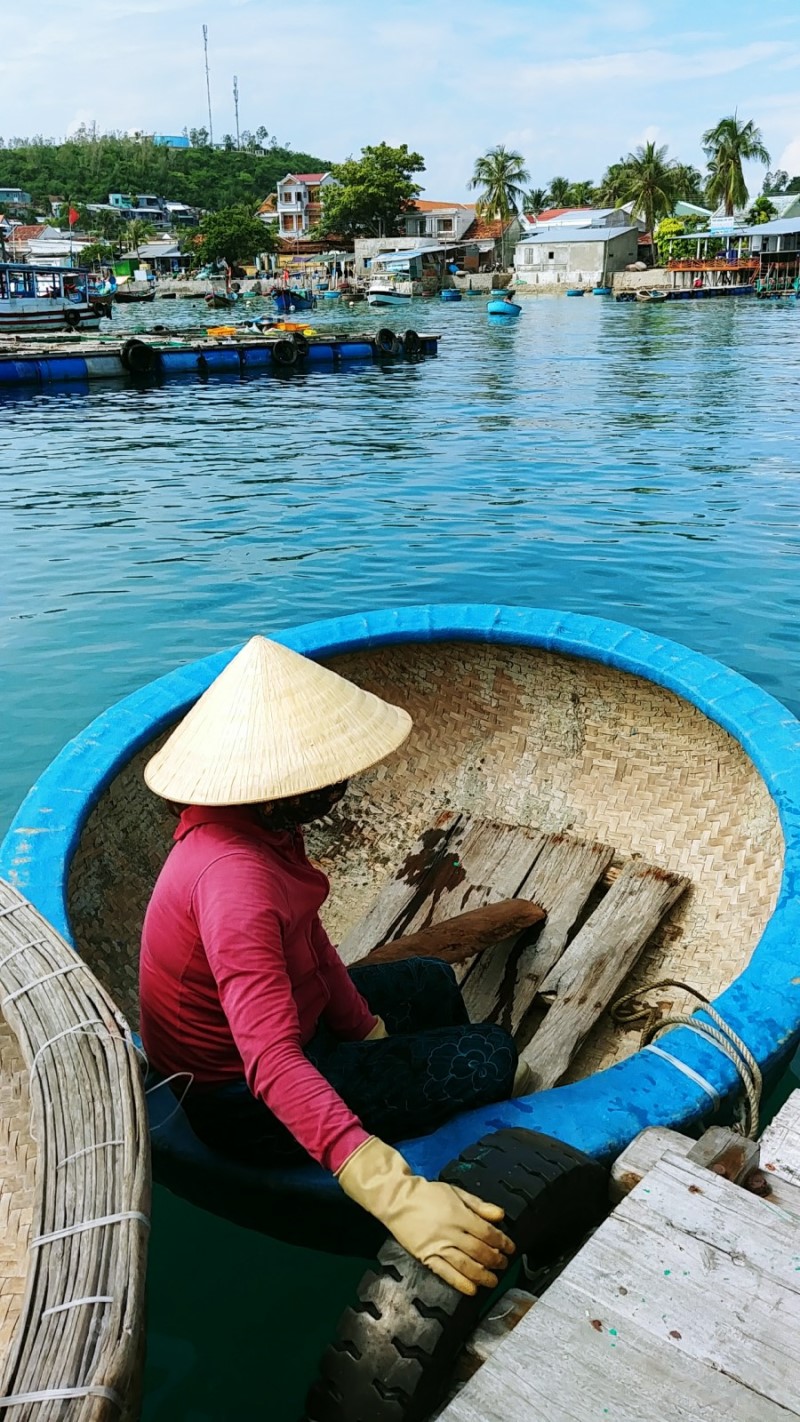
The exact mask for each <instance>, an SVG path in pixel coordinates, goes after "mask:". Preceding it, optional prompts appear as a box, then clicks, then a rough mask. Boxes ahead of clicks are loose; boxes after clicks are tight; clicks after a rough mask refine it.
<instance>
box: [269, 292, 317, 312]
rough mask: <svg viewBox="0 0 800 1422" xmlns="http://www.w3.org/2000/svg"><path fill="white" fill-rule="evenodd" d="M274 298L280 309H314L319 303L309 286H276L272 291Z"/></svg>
mask: <svg viewBox="0 0 800 1422" xmlns="http://www.w3.org/2000/svg"><path fill="white" fill-rule="evenodd" d="M272 300H273V301H274V303H275V308H276V310H278V311H313V310H314V308H315V306H316V304H317V303H316V298H315V296H314V294H313V292H312V291H310V290H309V289H308V287H303V288H297V287H288V288H286V289H284V288H283V287H276V288H275V289H274V290H273V292H272Z"/></svg>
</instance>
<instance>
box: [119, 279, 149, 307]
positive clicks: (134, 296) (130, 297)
mask: <svg viewBox="0 0 800 1422" xmlns="http://www.w3.org/2000/svg"><path fill="white" fill-rule="evenodd" d="M155 299H156V286H155V282H149V283H148V285H147V288H146V289H145V290H144V291H140V290H138V289H137V290H134V289H132V288H131V287H129V286H127V285H126V286H118V287H117V289H116V292H115V293H114V300H115V301H118V302H119V303H120V304H121V305H130V304H132V303H133V302H144V301H155Z"/></svg>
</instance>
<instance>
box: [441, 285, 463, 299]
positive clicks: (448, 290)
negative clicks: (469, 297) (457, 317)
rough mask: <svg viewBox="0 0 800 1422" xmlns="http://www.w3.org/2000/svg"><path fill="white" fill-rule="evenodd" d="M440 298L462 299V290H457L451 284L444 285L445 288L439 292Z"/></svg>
mask: <svg viewBox="0 0 800 1422" xmlns="http://www.w3.org/2000/svg"><path fill="white" fill-rule="evenodd" d="M439 300H440V301H460V300H461V292H460V291H455V290H454V288H453V287H451V286H446V287H444V289H443V290H442V291H440V292H439Z"/></svg>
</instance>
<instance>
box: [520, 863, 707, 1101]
mask: <svg viewBox="0 0 800 1422" xmlns="http://www.w3.org/2000/svg"><path fill="white" fill-rule="evenodd" d="M688 882H689V881H688V880H687V879H685V878H682V877H681V876H680V875H679V874H673V873H670V872H669V871H667V870H663V869H655V868H654V867H653V866H652V865H649V864H643V863H642V862H641V861H640V860H635V859H634V860H630V861H629V863H628V864H626V865H625V867H624V869H623V870H622V873H621V874H620V875H619V877H618V878H617V879H616V880H615V881H614V883H613V884H612V885H611V888H610V889H609V891H608V893H607V894H606V896H605V898H604V899H603V901H602V903H601V904H600V905H599V907H598V908H597V909H596V910H595V912H594V913H593V914H592V915H591V917H590V918H589V919H588V920H587V922H586V923H585V924H584V926H583V928H582V929H581V930H580V932H579V933H578V934H577V935H576V937H575V938H574V939H573V941H572V943H571V944H570V946H569V948H568V949H567V950H566V952H565V953H564V954H563V956H562V957H561V959H560V960H559V962H558V963H557V964H556V966H555V967H554V968H553V969H552V971H551V972H550V973H549V974H548V976H547V977H546V978H545V980H544V982H543V983H542V985H541V988H540V996H541V998H542V999H543V1000H544V1001H546V1002H547V1001H548V1000H549V1001H550V1005H549V1010H548V1011H547V1014H546V1016H545V1018H544V1021H543V1022H542V1024H541V1026H540V1027H539V1029H538V1031H537V1032H536V1034H535V1035H534V1037H533V1040H532V1041H531V1042H530V1043H529V1045H528V1046H527V1047H526V1048H525V1050H524V1052H523V1057H524V1059H525V1061H527V1062H528V1064H529V1066H530V1067H531V1068H532V1070H533V1072H534V1073H535V1076H536V1089H537V1090H543V1089H545V1088H546V1087H549V1086H555V1085H556V1083H557V1082H558V1081H559V1080H560V1079H561V1077H562V1076H563V1075H564V1072H565V1071H566V1070H567V1067H568V1066H569V1064H570V1061H571V1060H572V1057H573V1056H574V1055H575V1052H576V1051H577V1050H578V1048H579V1047H580V1045H581V1043H582V1042H583V1040H584V1038H585V1037H586V1034H587V1033H588V1032H589V1030H590V1028H591V1027H592V1026H593V1025H594V1023H595V1022H596V1021H597V1018H598V1017H599V1016H600V1013H601V1012H602V1011H603V1010H604V1008H605V1007H607V1006H608V1003H609V1002H610V1001H611V998H612V997H613V996H614V993H615V991H616V989H617V988H618V986H619V984H620V983H621V982H623V981H624V979H625V978H626V977H627V975H628V973H629V972H630V970H631V968H632V967H633V966H634V964H635V962H636V960H637V958H638V957H639V954H640V953H641V951H642V949H643V948H644V945H645V943H646V942H647V940H648V938H649V937H650V935H651V933H653V931H654V930H655V929H656V928H657V927H658V924H659V923H660V922H661V919H662V918H663V917H664V915H665V913H667V911H668V909H670V908H671V907H672V905H673V904H674V903H675V901H676V900H677V899H678V898H679V897H680V895H681V894H682V893H683V891H684V889H685V888H686V887H687V884H688Z"/></svg>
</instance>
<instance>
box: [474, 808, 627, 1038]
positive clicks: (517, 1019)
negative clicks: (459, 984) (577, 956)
mask: <svg viewBox="0 0 800 1422" xmlns="http://www.w3.org/2000/svg"><path fill="white" fill-rule="evenodd" d="M613 857H614V850H613V848H612V847H611V845H608V844H598V843H596V842H589V843H586V842H584V841H582V840H577V839H569V838H567V836H565V835H561V834H554V835H546V836H545V837H544V839H543V843H542V846H541V849H540V852H539V854H538V855H537V857H536V860H535V862H534V864H533V865H532V867H531V871H530V873H529V874H528V877H527V878H526V880H525V882H524V883H523V884H522V886H521V888H520V890H519V897H520V898H524V899H528V900H530V901H531V902H532V903H537V904H541V906H542V908H543V909H544V910H545V911H546V913H547V921H546V923H545V925H544V927H543V928H542V930H541V932H540V933H539V934H538V935H536V936H534V935H531V934H525V935H523V936H521V937H518V938H517V939H516V940H515V941H514V942H511V943H505V944H498V946H497V947H496V948H494V949H493V950H492V951H491V952H490V953H486V954H484V955H483V956H482V957H481V958H480V959H478V960H477V961H476V962H475V963H474V964H473V966H472V968H471V969H470V971H469V973H468V975H467V977H466V979H465V981H464V984H463V993H464V1000H465V1002H466V1004H467V1009H468V1011H469V1014H470V1017H471V1018H472V1020H473V1022H498V1023H499V1024H500V1025H501V1026H503V1027H505V1028H507V1030H508V1031H509V1032H511V1033H512V1034H513V1035H516V1034H517V1033H518V1032H519V1030H520V1028H521V1027H522V1026H523V1025H524V1022H525V1018H526V1016H527V1014H528V1011H529V1009H530V1007H531V1004H532V1002H533V999H534V997H535V996H536V993H537V992H538V990H539V987H540V985H541V983H542V982H543V981H544V979H545V977H546V976H547V974H548V973H549V972H550V969H551V968H552V967H554V965H555V964H556V963H557V962H558V960H559V958H560V957H561V954H562V953H563V951H564V948H565V947H566V942H567V937H568V934H569V932H570V930H571V929H572V927H573V926H574V924H575V923H576V922H577V919H578V916H579V915H580V913H581V910H582V909H583V907H584V905H585V904H586V901H587V899H588V898H589V895H590V894H591V892H592V889H593V888H594V887H595V885H596V883H597V882H598V880H599V879H600V877H601V876H602V874H603V873H604V871H605V870H606V869H607V868H608V866H609V864H610V863H611V860H612V859H613Z"/></svg>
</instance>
